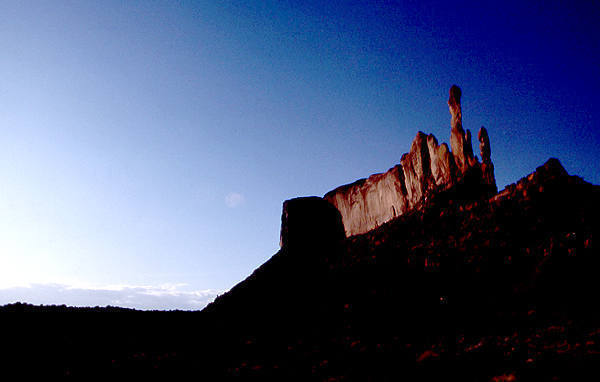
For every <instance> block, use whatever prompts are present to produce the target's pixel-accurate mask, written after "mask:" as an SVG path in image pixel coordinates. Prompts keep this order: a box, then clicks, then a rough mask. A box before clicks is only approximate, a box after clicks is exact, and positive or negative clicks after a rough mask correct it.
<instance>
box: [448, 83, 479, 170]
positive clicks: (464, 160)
mask: <svg viewBox="0 0 600 382" xmlns="http://www.w3.org/2000/svg"><path fill="white" fill-rule="evenodd" d="M461 95H462V92H461V90H460V88H459V87H458V86H456V85H452V87H451V88H450V98H449V99H448V108H449V109H450V115H451V116H452V120H451V125H452V131H451V132H450V147H451V148H452V154H453V155H454V162H455V163H456V168H457V169H458V171H459V172H460V174H463V175H464V173H465V172H466V171H467V170H468V169H469V167H473V166H474V165H475V163H476V162H477V161H476V160H475V158H474V157H473V146H472V144H471V132H470V131H469V130H467V131H466V133H465V130H464V129H463V127H462V109H461V106H460V98H461Z"/></svg>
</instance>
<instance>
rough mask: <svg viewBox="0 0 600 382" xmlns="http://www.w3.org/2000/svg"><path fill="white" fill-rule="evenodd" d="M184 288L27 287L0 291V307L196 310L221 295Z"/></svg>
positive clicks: (122, 286)
mask: <svg viewBox="0 0 600 382" xmlns="http://www.w3.org/2000/svg"><path fill="white" fill-rule="evenodd" d="M184 286H185V284H165V285H158V286H139V285H138V286H135V285H107V286H101V287H92V286H72V285H64V284H30V285H27V286H14V287H5V288H1V289H0V305H2V304H10V303H14V302H22V303H30V304H35V305H41V304H44V305H62V304H65V305H68V306H91V307H93V306H108V305H110V306H119V307H122V308H133V309H141V310H175V309H179V310H199V309H202V308H204V307H205V306H206V305H207V304H208V303H210V302H211V301H213V300H214V299H215V297H217V295H219V294H222V293H223V291H217V290H213V289H205V290H191V291H190V290H182V288H183V287H184Z"/></svg>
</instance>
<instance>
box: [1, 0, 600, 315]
mask: <svg viewBox="0 0 600 382" xmlns="http://www.w3.org/2000/svg"><path fill="white" fill-rule="evenodd" d="M576 3H577V4H576V5H573V4H568V3H565V2H557V1H548V2H543V3H539V4H527V3H526V2H520V1H515V2H512V1H507V2H502V3H495V5H493V6H492V5H485V4H482V3H480V2H473V3H468V2H460V1H457V2H452V3H448V2H446V3H442V2H440V3H437V2H426V1H407V2H393V1H387V2H381V1H376V2H368V3H366V2H364V3H363V2H336V1H323V2H316V1H307V2H290V1H251V2H230V1H198V2H187V1H180V2H172V1H139V2H138V1H128V2H120V1H103V2H91V1H90V2H87V1H56V2H46V1H39V2H36V1H32V2H17V1H14V2H13V1H4V2H2V3H1V5H0V49H1V50H0V51H1V52H2V59H1V60H0V75H1V77H0V78H2V82H1V84H0V261H1V262H2V266H1V267H0V288H1V290H0V304H1V303H8V302H13V301H19V300H20V301H30V302H35V303H46V304H52V303H56V304H63V303H65V304H70V305H107V304H111V301H112V302H113V303H112V304H113V305H116V304H119V303H120V304H121V305H125V306H132V307H136V308H182V309H195V308H200V307H202V306H203V305H204V304H205V303H206V301H208V300H210V298H211V296H212V297H214V295H216V293H222V292H223V291H225V290H227V289H229V288H230V287H231V286H233V285H234V284H235V283H237V282H238V281H240V280H242V279H243V278H244V277H246V276H247V275H248V274H249V273H250V272H251V271H252V270H253V269H254V268H256V267H257V266H259V265H260V264H261V263H263V262H264V261H266V260H267V259H268V258H269V257H270V256H271V255H273V254H274V253H275V252H276V251H277V250H278V243H279V224H280V218H281V204H282V202H283V201H284V200H285V199H289V198H292V197H296V196H307V195H323V194H324V193H326V192H327V191H329V190H331V189H333V188H335V187H336V186H339V185H341V184H345V183H349V182H352V181H354V180H356V179H358V178H362V177H366V176H368V175H370V174H372V173H375V172H382V171H386V170H387V169H388V168H390V167H392V166H393V165H395V164H396V163H399V160H400V157H401V155H402V154H403V153H404V152H406V151H408V149H409V147H410V143H411V141H412V139H413V138H414V136H415V135H416V133H417V131H418V130H421V131H424V132H426V133H434V134H435V135H436V136H437V138H438V140H440V141H445V142H448V140H449V131H450V127H449V125H450V115H449V113H448V108H447V105H446V101H447V98H448V89H449V87H450V86H451V85H452V84H454V83H456V84H458V85H460V86H461V87H462V89H463V123H464V126H465V127H466V128H469V129H471V130H472V131H475V132H476V131H477V130H478V129H479V127H481V126H482V125H484V126H485V127H486V128H487V129H488V131H489V134H490V138H491V144H492V160H493V161H494V163H495V167H496V178H497V182H498V185H499V187H500V188H503V187H504V186H505V185H507V184H509V183H512V182H514V181H516V180H517V179H518V178H520V177H522V176H524V175H526V174H528V173H529V172H531V171H533V170H534V169H535V167H537V166H539V165H541V164H542V163H543V162H544V161H545V160H547V159H548V158H549V157H551V156H554V157H558V158H559V159H560V160H561V162H562V163H563V165H564V166H565V168H566V169H567V170H568V171H569V172H570V173H572V174H577V175H580V176H582V177H583V178H584V179H585V180H588V181H591V182H593V183H596V184H598V183H600V175H599V174H598V159H599V158H600V155H599V154H600V148H599V147H600V124H599V122H598V121H599V120H600V96H599V92H598V89H600V76H599V73H600V49H599V48H600V32H599V30H598V26H597V20H598V19H600V10H599V6H598V5H597V4H594V3H593V2H589V3H588V2H576ZM476 151H477V150H476ZM115 296H116V297H115ZM119 296H120V297H119ZM136 296H138V297H139V298H138V297H136ZM140 296H142V297H140ZM144 296H145V297H144ZM148 296H152V298H149V297H148ZM198 296H201V298H199V297H198ZM146 297H148V298H146ZM115 301H116V302H115Z"/></svg>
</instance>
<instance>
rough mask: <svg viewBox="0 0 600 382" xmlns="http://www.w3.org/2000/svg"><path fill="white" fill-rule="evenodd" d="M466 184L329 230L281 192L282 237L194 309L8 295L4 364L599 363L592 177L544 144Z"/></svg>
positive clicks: (268, 372) (519, 371) (542, 366)
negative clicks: (490, 176)
mask: <svg viewBox="0 0 600 382" xmlns="http://www.w3.org/2000/svg"><path fill="white" fill-rule="evenodd" d="M469 189H471V188H470V187H465V188H461V185H460V184H459V185H457V187H455V188H453V189H451V190H449V191H447V192H444V193H441V194H438V195H437V196H436V197H434V198H432V199H430V200H428V202H427V204H426V206H425V209H424V210H423V211H414V212H412V213H409V214H407V215H404V216H401V217H400V218H398V219H395V220H392V221H391V222H389V223H386V224H384V225H382V226H381V227H379V228H377V229H376V230H374V231H370V232H368V233H366V234H363V235H357V236H352V237H350V238H348V239H343V236H340V235H338V234H336V232H338V233H339V227H337V226H336V224H337V223H336V222H337V219H336V217H335V214H333V215H327V216H328V217H327V216H325V217H324V215H319V214H320V212H319V211H322V208H323V206H322V205H321V202H320V201H315V200H311V199H309V200H308V202H306V200H304V199H299V200H296V202H294V201H290V202H288V203H291V205H292V207H293V206H294V204H295V205H296V207H294V208H296V209H297V210H298V211H302V213H301V214H300V217H298V219H299V220H298V222H297V223H294V224H297V226H296V227H301V228H298V229H299V230H298V229H296V230H295V231H294V235H296V237H295V239H294V241H290V242H289V243H288V244H287V245H283V247H282V249H281V250H280V251H279V252H278V253H277V254H275V255H274V256H273V257H272V258H271V259H270V260H269V261H268V262H266V263H265V264H264V265H262V266H261V267H260V268H258V269H257V270H256V271H255V272H254V273H253V274H252V275H251V276H249V277H248V279H246V280H245V281H243V282H242V283H240V284H238V285H237V286H235V287H234V288H233V289H232V290H231V291H230V292H229V293H227V294H225V295H223V296H220V297H219V298H217V299H216V301H215V302H214V303H212V304H210V305H209V306H208V307H207V308H206V309H205V310H204V311H202V312H113V313H108V312H82V311H75V310H73V311H70V312H67V313H52V312H42V311H41V310H44V309H42V308H39V307H31V306H22V305H21V306H14V305H13V306H8V307H4V308H3V312H2V321H3V323H4V329H5V330H4V331H5V333H4V339H3V342H2V343H3V350H4V351H5V352H7V356H5V357H4V358H3V360H5V365H4V366H3V370H4V371H5V372H6V373H12V372H15V371H16V372H18V373H19V374H22V375H26V374H43V375H50V374H58V375H70V376H76V375H87V376H92V375H93V376H131V377H135V378H140V377H143V376H157V375H158V376H161V375H162V376H165V377H169V378H173V377H178V376H192V377H195V378H208V377H212V378H216V377H222V376H248V377H252V376H255V377H258V378H265V377H279V378H281V380H289V379H302V380H305V379H310V378H314V379H316V380H367V379H368V377H372V379H373V380H400V379H405V378H406V379H407V380H440V379H442V378H443V379H457V378H458V379H459V380H472V381H490V380H496V381H500V380H505V381H509V380H524V381H527V380H548V381H551V380H579V379H581V378H583V376H585V375H590V374H591V375H592V376H596V377H597V376H598V375H599V374H600V373H598V371H597V364H598V362H599V361H600V316H599V315H598V307H597V304H596V303H595V301H596V300H597V299H596V293H597V286H596V281H595V279H596V273H597V270H598V265H599V263H600V257H599V255H600V254H599V253H598V247H599V244H598V243H597V241H598V235H599V234H598V226H599V224H598V223H599V216H600V215H599V212H600V208H599V207H600V205H599V199H598V195H599V187H598V186H593V185H590V184H588V183H586V182H584V181H583V180H581V179H580V178H578V177H574V176H569V175H568V174H567V173H566V172H565V171H564V169H563V168H562V166H561V165H560V163H559V162H558V161H557V160H555V159H551V160H549V161H548V162H547V163H546V164H545V165H544V166H542V167H540V168H538V169H537V170H536V172H535V173H533V174H532V175H530V176H529V177H526V178H524V179H522V180H521V181H519V182H518V183H517V184H515V185H511V186H509V187H507V188H506V189H505V190H504V191H502V192H500V193H499V194H498V195H496V196H494V197H492V198H491V199H474V196H472V195H470V194H469V193H468V192H467V191H468V190H469ZM303 203H307V204H303ZM290 216H291V214H290ZM295 216H297V215H295ZM315 217H316V218H318V219H317V220H314V222H315V223H318V224H316V225H315V224H310V223H311V219H313V218H315ZM322 219H324V220H322ZM284 220H285V219H284ZM290 224H292V223H290ZM290 227H292V226H291V225H290ZM302 227H304V228H302ZM336 227H337V228H336ZM290 229H291V228H290ZM326 232H329V233H326ZM342 232H343V231H342ZM330 233H331V234H330ZM288 238H289V236H288ZM282 241H284V240H283V234H282ZM18 310H20V311H23V310H29V312H20V313H19V312H14V311H18ZM45 310H48V309H45ZM10 311H13V312H12V313H11V312H10Z"/></svg>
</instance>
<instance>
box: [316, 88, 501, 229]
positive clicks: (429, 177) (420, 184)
mask: <svg viewBox="0 0 600 382" xmlns="http://www.w3.org/2000/svg"><path fill="white" fill-rule="evenodd" d="M460 97H461V90H460V88H459V87H458V86H456V85H453V86H452V88H451V89H450V99H449V100H448V107H449V109H450V114H451V116H452V122H451V124H452V130H451V133H450V145H451V147H452V152H450V150H449V149H448V145H447V144H445V143H442V144H441V145H439V144H438V141H437V139H436V138H435V137H434V136H433V135H429V136H427V135H425V134H424V133H422V132H418V133H417V136H416V137H415V139H414V140H413V142H412V145H411V147H410V151H409V152H408V153H406V154H404V155H403V156H402V159H401V160H400V165H397V166H395V167H393V168H391V169H390V170H388V171H387V172H385V173H382V174H375V175H371V176H370V177H369V178H367V179H361V180H359V181H356V182H354V183H352V184H348V185H345V186H341V187H338V188H336V189H335V190H333V191H330V192H328V193H327V194H326V195H325V196H324V198H325V199H326V200H327V201H329V202H330V203H331V204H333V205H334V206H335V207H336V208H337V209H338V210H339V211H340V213H341V215H342V220H343V223H344V227H345V230H346V234H347V235H348V236H351V235H356V234H361V233H364V232H367V231H370V230H371V229H373V228H375V227H377V226H379V225H381V224H383V223H385V222H387V221H389V220H391V219H393V218H395V217H396V216H399V215H403V214H405V213H406V212H408V211H410V210H412V209H415V208H419V207H420V206H421V205H422V203H423V201H424V200H425V199H426V198H427V196H428V195H429V194H431V193H433V192H438V191H442V190H446V189H448V188H450V187H453V186H454V185H456V184H458V183H460V182H461V181H462V179H463V178H464V177H465V175H467V172H469V173H470V174H471V177H473V174H475V176H476V177H477V178H478V179H480V183H481V184H483V185H489V189H490V193H495V192H496V191H497V189H496V181H495V179H494V165H493V164H492V161H491V156H490V155H491V150H490V143H489V137H488V134H487V131H486V130H485V128H482V129H481V130H480V131H479V134H478V139H479V142H480V151H481V157H482V158H483V163H481V164H480V163H479V161H478V160H477V158H476V157H475V156H474V155H473V148H472V145H471V132H470V131H469V130H467V131H466V132H465V131H464V130H463V128H462V110H461V105H460ZM471 169H473V170H477V171H472V170H471Z"/></svg>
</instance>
